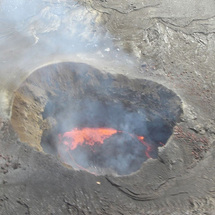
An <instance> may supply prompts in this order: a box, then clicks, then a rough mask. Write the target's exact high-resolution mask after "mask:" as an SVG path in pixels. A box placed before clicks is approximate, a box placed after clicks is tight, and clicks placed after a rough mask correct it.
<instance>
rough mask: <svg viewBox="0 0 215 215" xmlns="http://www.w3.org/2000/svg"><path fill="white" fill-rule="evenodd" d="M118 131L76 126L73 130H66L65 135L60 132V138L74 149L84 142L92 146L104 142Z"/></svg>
mask: <svg viewBox="0 0 215 215" xmlns="http://www.w3.org/2000/svg"><path fill="white" fill-rule="evenodd" d="M117 132H118V131H117V130H116V129H113V128H82V129H78V128H75V129H73V130H72V131H69V132H65V133H64V134H63V135H61V134H59V139H60V142H61V141H62V143H63V144H64V145H67V146H69V148H70V149H71V150H74V149H75V148H76V147H77V146H78V145H83V144H84V143H85V144H87V145H91V146H93V145H94V144H95V143H99V144H103V143H104V140H105V139H107V138H109V137H110V136H112V135H113V134H116V133H117Z"/></svg>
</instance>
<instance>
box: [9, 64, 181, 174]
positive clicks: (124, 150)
mask: <svg viewBox="0 0 215 215" xmlns="http://www.w3.org/2000/svg"><path fill="white" fill-rule="evenodd" d="M181 112H182V109H181V101H180V99H179V97H178V96H176V94H175V93H173V92H172V91H171V90H169V89H167V88H165V87H164V86H162V85H160V84H157V83H155V82H152V81H148V80H143V79H128V78H127V77H125V76H123V75H111V74H109V73H102V72H101V71H99V70H97V69H95V68H93V67H91V66H89V65H85V64H77V63H60V64H54V65H50V66H46V67H43V68H41V69H39V70H37V71H35V72H34V73H33V74H32V75H31V76H30V77H29V78H28V79H27V80H26V81H25V82H24V83H23V85H22V86H21V87H20V88H19V89H18V91H17V92H16V95H15V99H14V105H13V113H12V124H13V126H14V129H15V130H16V131H17V133H18V134H19V137H20V139H21V140H22V141H25V142H27V143H29V144H30V145H32V146H33V147H35V148H37V149H38V150H41V151H44V152H46V153H50V154H54V155H56V157H58V158H59V159H60V160H61V161H62V162H63V163H66V164H68V165H70V166H71V167H73V168H74V169H78V170H86V171H88V172H91V173H94V174H107V173H114V174H118V175H127V174H130V173H132V172H135V171H137V170H138V169H139V168H140V167H141V165H142V164H143V162H144V161H146V160H147V159H149V158H156V157H157V155H158V148H159V147H162V146H164V145H165V143H166V142H167V140H168V138H169V137H170V135H171V134H172V130H173V127H174V125H175V124H176V123H177V122H178V121H179V118H180V114H181Z"/></svg>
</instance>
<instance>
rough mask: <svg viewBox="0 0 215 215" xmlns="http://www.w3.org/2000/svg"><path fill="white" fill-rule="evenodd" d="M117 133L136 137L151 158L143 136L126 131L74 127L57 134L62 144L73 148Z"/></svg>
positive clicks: (149, 149)
mask: <svg viewBox="0 0 215 215" xmlns="http://www.w3.org/2000/svg"><path fill="white" fill-rule="evenodd" d="M117 133H126V134H128V135H130V136H131V137H132V138H134V139H138V140H139V141H140V142H141V143H142V144H143V145H145V146H146V151H145V155H146V156H147V157H148V158H151V156H150V152H151V151H152V147H151V146H150V145H149V144H147V143H146V142H145V141H144V137H143V136H137V135H134V134H130V133H128V132H123V131H119V130H116V129H113V128H82V129H78V128H74V129H73V130H71V131H69V132H65V133H64V134H59V135H58V137H59V143H60V144H64V145H65V146H67V147H68V149H70V150H74V149H76V148H77V146H78V145H83V144H87V145H90V146H93V145H95V144H103V143H104V140H105V139H108V138H110V137H111V136H112V135H114V134H117Z"/></svg>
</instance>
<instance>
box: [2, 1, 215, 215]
mask: <svg viewBox="0 0 215 215" xmlns="http://www.w3.org/2000/svg"><path fill="white" fill-rule="evenodd" d="M14 2H16V1H8V2H5V1H2V2H1V3H0V4H1V9H2V10H1V13H0V15H1V20H2V21H1V22H2V24H1V26H0V33H1V40H0V42H1V43H0V46H1V53H0V59H1V66H0V77H1V86H0V95H1V107H0V112H1V122H0V129H1V131H0V137H1V138H0V141H1V144H0V166H1V167H0V168H1V169H0V183H1V186H0V213H1V214H12V215H13V214H44V215H47V214H83V215H84V214H86V215H87V214H93V215H94V214H108V215H110V214H125V215H127V214H135V215H142V214H149V215H153V214H154V215H155V214H159V215H160V214H165V215H166V214H175V215H176V214H214V213H215V202H214V197H215V196H214V192H215V182H214V180H215V173H214V172H215V171H214V159H215V154H214V153H215V151H214V148H213V147H214V144H215V142H214V139H215V115H214V106H215V105H214V104H215V90H214V85H215V73H214V67H215V65H214V64H215V63H214V57H215V52H214V48H215V47H214V46H215V38H214V37H215V34H214V33H215V20H214V17H215V14H214V11H215V3H214V1H212V0H204V1H200V0H197V1H192V0H189V1H185V0H182V1H178V2H173V1H168V0H165V1H159V0H153V1H147V0H146V1H145V0H144V1H143V0H135V1H129V0H127V1H117V2H115V1H112V0H107V1H105V0H104V1H99V0H91V1H84V0H83V1H79V3H81V4H82V5H83V6H82V7H80V6H79V4H78V3H76V2H75V3H73V2H72V3H71V2H67V1H41V4H40V5H39V6H38V4H37V3H34V2H33V1H32V2H31V3H28V4H25V5H24V4H22V3H20V4H18V5H13V4H15V3H14ZM15 6H16V7H15ZM25 7H26V8H25ZM22 8H25V11H28V13H31V14H32V16H28V15H26V13H25V12H23V11H22ZM32 8H33V9H32ZM20 11H21V12H23V13H20ZM21 14H22V15H21ZM74 38H78V40H77V39H74ZM59 61H74V62H83V63H87V64H89V65H92V66H94V67H95V68H98V69H100V70H102V71H107V72H110V73H115V74H116V73H121V74H124V75H126V76H128V77H129V78H140V79H149V80H153V81H155V82H157V83H160V84H163V85H164V86H166V87H167V88H169V89H171V90H172V91H174V92H175V93H176V94H177V95H178V96H179V97H180V98H181V100H182V103H183V105H182V106H183V111H184V114H183V116H182V117H181V122H180V123H178V124H177V125H176V126H175V128H174V132H173V135H172V136H171V137H170V139H169V141H168V143H167V144H166V146H165V147H162V148H161V150H160V152H159V157H158V159H156V160H148V162H146V163H145V164H144V165H143V166H142V168H141V170H140V171H138V172H137V173H135V174H133V175H130V176H124V177H114V176H99V177H98V176H94V175H91V174H89V173H86V172H79V171H73V170H71V169H69V168H67V167H65V166H63V165H62V164H61V163H60V162H59V161H58V160H57V159H55V158H54V157H53V156H51V155H46V154H44V153H42V152H38V151H35V150H34V149H33V148H32V147H31V146H29V145H27V144H25V143H22V142H21V141H20V140H19V138H18V136H17V134H16V133H15V132H14V130H13V129H12V127H11V124H10V117H11V109H12V103H13V93H14V91H15V90H16V89H17V88H19V86H20V84H21V83H22V82H23V81H24V80H25V79H26V77H27V76H29V74H30V73H32V72H33V71H34V70H35V69H36V68H38V67H41V66H42V65H44V64H50V63H52V62H59ZM33 144H34V143H32V145H33ZM98 182H99V183H98Z"/></svg>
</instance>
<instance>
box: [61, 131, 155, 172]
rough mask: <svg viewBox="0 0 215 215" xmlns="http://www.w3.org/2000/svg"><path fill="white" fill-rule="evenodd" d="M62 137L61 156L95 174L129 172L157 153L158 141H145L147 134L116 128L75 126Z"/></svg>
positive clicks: (72, 164)
mask: <svg viewBox="0 0 215 215" xmlns="http://www.w3.org/2000/svg"><path fill="white" fill-rule="evenodd" d="M58 138H59V144H58V152H59V157H60V159H61V160H62V161H63V162H64V163H67V164H69V165H71V166H72V167H73V168H74V169H79V170H80V169H81V170H86V171H88V172H91V173H94V174H103V173H104V172H106V173H107V172H115V173H116V174H118V175H127V174H130V173H132V172H135V171H137V170H138V169H139V168H140V167H141V165H142V163H143V162H144V161H145V160H147V159H148V158H154V157H155V155H154V151H155V150H154V148H153V147H154V144H149V143H147V142H145V141H144V137H143V136H138V135H135V134H130V133H128V132H125V131H120V130H116V129H114V128H74V129H72V130H71V131H68V132H65V133H63V134H59V135H58Z"/></svg>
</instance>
